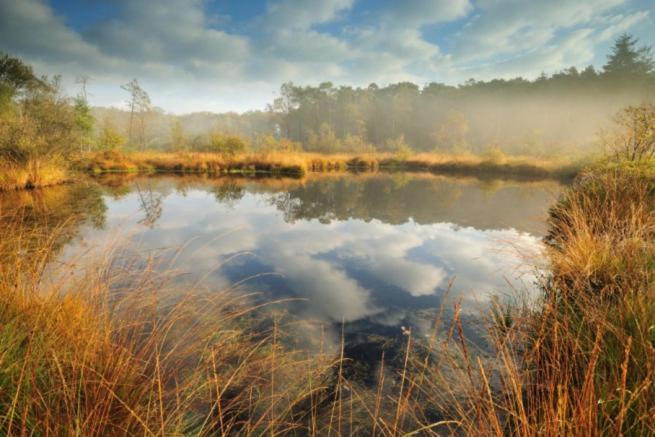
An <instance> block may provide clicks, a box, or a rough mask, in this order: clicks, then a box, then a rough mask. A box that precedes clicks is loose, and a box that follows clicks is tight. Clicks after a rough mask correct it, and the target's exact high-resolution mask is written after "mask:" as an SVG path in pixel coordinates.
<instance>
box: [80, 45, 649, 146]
mask: <svg viewBox="0 0 655 437" xmlns="http://www.w3.org/2000/svg"><path fill="white" fill-rule="evenodd" d="M137 85H138V83H137ZM128 91H129V96H128V97H129V99H128V101H129V102H131V103H133V102H134V101H135V100H134V99H135V98H134V93H133V92H132V91H133V90H132V91H131V90H130V89H128ZM139 92H142V93H145V96H144V95H142V94H140V95H139V99H137V100H140V101H143V100H144V98H145V99H147V100H148V102H149V99H148V95H147V93H146V92H145V91H144V90H143V89H141V88H139ZM654 97H655V68H654V62H653V57H652V54H651V49H650V47H643V46H640V45H639V42H638V41H637V40H636V39H635V38H633V37H632V36H630V35H628V34H624V35H622V36H620V37H619V38H618V39H617V40H616V41H615V44H614V46H613V48H612V50H611V52H610V53H609V54H608V57H607V63H606V64H605V65H604V66H603V67H602V69H601V70H597V69H595V68H594V67H593V66H589V67H587V68H585V69H583V70H579V69H577V68H575V67H571V68H568V69H566V70H563V71H561V72H559V73H555V74H552V75H546V74H542V75H541V76H539V77H538V78H537V79H535V80H527V79H524V78H521V77H517V78H514V79H495V80H490V81H476V80H474V79H469V80H467V81H466V82H465V83H463V84H461V85H458V86H452V85H446V84H442V83H437V82H432V83H428V84H424V85H417V84H414V83H410V82H400V83H395V84H389V85H385V86H381V85H378V84H375V83H372V84H370V85H368V86H366V87H351V86H345V85H339V86H337V85H335V84H333V83H331V82H323V83H320V84H319V85H315V86H310V85H304V86H303V85H297V84H294V83H291V82H288V83H285V84H283V85H282V86H281V87H280V91H279V96H278V97H277V98H275V99H274V101H273V102H271V103H270V104H269V105H268V107H267V108H266V110H262V111H251V112H246V113H243V114H237V113H223V114H214V113H208V112H201V113H193V114H187V115H179V116H175V115H172V114H166V113H164V112H163V111H162V110H160V109H157V108H151V107H150V106H149V105H145V106H139V105H137V106H139V108H137V109H136V110H134V108H133V106H134V105H132V106H130V108H132V109H130V110H129V111H123V110H119V109H116V108H94V110H93V112H94V115H95V116H96V118H97V119H98V120H99V123H97V128H96V129H97V130H98V131H99V132H98V136H99V137H100V138H104V139H105V142H107V138H108V137H109V138H111V137H112V135H111V134H112V132H109V133H108V132H106V131H105V132H103V131H102V129H103V126H108V125H109V126H110V127H111V128H112V129H113V130H114V131H115V132H114V133H120V135H123V136H124V137H125V141H124V144H125V145H126V146H128V147H131V148H136V149H138V148H143V147H150V148H159V149H165V150H168V149H173V150H184V149H198V150H208V149H211V144H212V138H214V139H215V138H216V135H223V136H225V135H228V136H229V135H232V136H240V137H242V138H244V140H245V141H246V142H247V143H248V144H247V146H248V147H251V148H252V149H255V150H256V149H258V148H261V147H265V145H266V144H267V143H270V139H271V137H274V138H277V139H278V140H279V139H280V138H286V139H289V140H291V142H292V144H300V145H301V146H302V148H303V149H305V150H308V151H316V152H328V153H331V152H342V151H343V152H346V151H354V152H366V151H372V150H377V151H394V152H398V150H399V149H400V150H401V151H402V150H413V151H417V152H420V151H443V152H473V153H485V152H488V151H490V150H502V151H503V152H505V153H512V154H528V155H537V156H541V155H552V154H562V153H564V154H577V153H588V152H592V151H594V149H595V148H596V147H598V144H599V141H598V134H599V131H600V130H601V128H602V127H603V126H606V125H608V124H609V123H611V122H612V119H613V117H614V116H615V114H616V113H617V112H618V111H619V110H620V109H621V108H623V107H625V106H626V105H630V104H638V103H642V102H644V101H648V100H652V99H653V98H654ZM216 98H217V99H219V98H220V96H216ZM135 117H137V119H138V135H137V134H136V133H135V130H136V128H135V124H136V121H135ZM113 138H114V142H116V138H115V136H113ZM98 145H99V146H101V144H100V143H99V144H98ZM101 147H102V146H101ZM290 147H291V148H293V147H295V146H293V145H292V146H290Z"/></svg>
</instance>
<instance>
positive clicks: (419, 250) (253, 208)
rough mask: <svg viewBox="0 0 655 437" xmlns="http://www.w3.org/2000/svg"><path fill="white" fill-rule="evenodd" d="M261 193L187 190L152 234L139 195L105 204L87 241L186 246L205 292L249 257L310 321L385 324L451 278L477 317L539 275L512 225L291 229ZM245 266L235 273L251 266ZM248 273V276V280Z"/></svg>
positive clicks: (185, 260)
mask: <svg viewBox="0 0 655 437" xmlns="http://www.w3.org/2000/svg"><path fill="white" fill-rule="evenodd" d="M263 196H264V195H262V194H256V193H252V192H247V193H246V194H245V195H244V197H243V198H242V199H241V200H239V201H238V203H237V204H236V205H233V206H231V207H228V206H226V205H223V204H221V203H219V202H216V199H215V197H214V196H213V194H211V193H209V192H205V191H203V190H196V189H192V190H189V191H188V192H187V194H186V196H180V195H177V194H170V195H169V196H168V197H166V198H165V200H164V202H163V211H162V216H161V218H160V219H159V220H158V221H157V223H156V224H155V226H154V229H147V228H144V227H140V226H138V225H136V224H135V220H127V219H126V218H129V217H134V216H135V215H136V211H137V208H138V203H137V202H136V201H135V198H134V196H132V195H128V196H125V197H123V198H121V199H119V200H110V199H107V203H108V205H109V208H108V212H107V223H108V229H107V230H106V231H98V230H93V229H89V230H88V231H87V232H86V233H85V235H86V239H87V240H90V241H98V240H100V239H101V237H102V236H103V235H104V237H103V238H107V236H108V235H112V232H114V234H115V233H116V229H117V228H118V229H119V230H124V229H125V223H126V221H127V222H129V223H131V225H132V226H133V227H134V233H135V235H134V236H133V237H132V240H131V241H132V242H133V244H135V245H138V247H139V249H141V248H142V249H143V251H146V250H149V249H154V248H169V249H175V248H181V247H184V249H183V250H182V251H181V252H180V253H179V254H177V258H176V260H175V267H177V269H178V270H181V271H184V272H188V273H189V274H188V277H189V278H190V279H191V281H192V282H195V281H196V280H197V279H198V278H200V277H203V276H204V275H207V281H206V282H205V283H204V284H203V285H206V286H208V287H218V286H221V287H224V286H226V285H228V284H229V282H230V280H229V275H228V274H227V273H225V272H222V271H221V270H220V269H219V270H216V269H217V268H218V267H220V266H221V265H222V263H224V262H225V260H226V259H227V258H228V257H230V256H232V255H234V254H237V253H241V252H245V251H249V252H252V253H253V254H254V255H255V256H256V257H257V260H258V266H257V268H258V269H262V267H261V266H262V265H263V266H264V267H263V268H264V269H266V271H265V272H262V273H278V274H280V275H282V277H283V278H284V281H285V283H286V284H285V285H286V286H287V287H288V289H290V290H291V291H293V293H294V294H295V295H296V296H298V297H301V298H306V299H307V300H308V302H307V303H306V305H305V307H306V308H307V311H308V312H309V313H310V315H312V316H316V315H321V316H323V317H325V318H326V319H328V320H332V321H341V320H342V319H344V320H345V321H354V320H357V319H360V318H364V317H368V316H371V315H376V318H382V319H380V320H387V319H388V320H391V319H395V317H391V316H388V317H387V318H386V319H385V317H386V316H385V314H387V315H388V314H390V312H393V313H394V314H396V315H397V316H398V317H399V315H400V314H401V313H402V311H404V310H402V309H401V308H397V306H398V303H397V302H402V299H413V298H418V297H422V296H429V295H437V296H438V294H439V293H442V292H443V290H444V288H445V287H446V284H447V281H448V279H450V278H452V277H456V281H455V286H454V290H453V298H456V299H462V300H463V301H464V304H465V306H464V309H465V310H467V311H468V310H471V311H473V310H477V309H478V308H480V307H479V306H478V305H486V304H487V303H488V301H489V299H490V297H491V296H492V295H493V294H498V293H499V292H502V291H503V290H508V284H507V283H506V281H505V278H507V279H508V281H509V282H510V283H511V284H514V285H520V283H521V279H524V280H526V281H530V280H531V279H533V276H532V275H530V274H525V272H524V271H521V270H520V269H518V267H519V266H520V265H521V264H522V260H521V259H520V258H519V256H518V254H517V252H516V251H514V250H510V249H509V245H508V244H507V242H512V244H516V245H518V246H520V247H528V248H536V247H538V246H539V242H538V239H537V238H536V237H533V236H530V235H528V234H524V233H519V232H517V231H515V230H512V229H507V230H495V231H480V230H477V229H474V228H471V227H458V226H456V225H454V224H449V223H436V224H427V225H421V224H417V223H415V222H413V221H410V222H408V223H405V224H403V225H392V224H386V223H382V222H380V221H378V220H372V221H370V222H364V221H362V220H346V221H333V222H332V223H330V224H324V223H320V222H319V221H317V220H309V221H307V220H298V221H296V222H295V223H293V224H290V223H286V222H284V220H283V217H282V216H281V215H280V214H279V211H277V209H276V208H275V207H274V206H272V205H270V203H268V202H264V201H262V199H263ZM112 228H113V229H112ZM80 248H83V245H82V244H81V243H80V244H78V249H80ZM502 248H505V250H501V249H502ZM71 251H72V252H75V250H74V249H71V248H69V250H68V252H71ZM241 262H242V263H244V264H240V265H239V269H241V265H245V264H247V263H248V262H249V261H248V259H247V258H246V259H242V261H241ZM215 270H216V271H215ZM239 271H241V270H239ZM243 271H244V272H245V271H246V270H245V269H244V270H243ZM358 272H364V273H365V274H366V275H367V276H369V277H372V278H375V279H376V281H374V283H377V284H388V285H389V286H391V287H386V288H385V290H384V293H398V292H399V289H400V290H402V293H404V294H403V295H402V296H398V299H394V302H396V303H394V304H393V305H394V306H396V308H393V309H392V308H389V307H387V308H385V307H384V306H385V302H384V298H381V296H382V292H383V291H382V290H378V289H376V288H375V286H373V285H367V284H365V283H364V282H365V281H364V280H363V279H362V277H361V276H358V275H359V273H358ZM252 273H253V271H252V270H249V273H243V276H244V277H245V276H246V275H248V274H252ZM254 273H256V272H254ZM522 275H523V277H522V278H521V276H522ZM232 278H234V277H233V276H232ZM425 305H428V304H425ZM389 317H391V319H389Z"/></svg>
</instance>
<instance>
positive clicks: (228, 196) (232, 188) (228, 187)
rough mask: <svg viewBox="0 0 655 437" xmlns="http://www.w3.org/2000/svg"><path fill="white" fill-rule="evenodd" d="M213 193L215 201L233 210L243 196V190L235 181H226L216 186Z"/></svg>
mask: <svg viewBox="0 0 655 437" xmlns="http://www.w3.org/2000/svg"><path fill="white" fill-rule="evenodd" d="M213 193H214V197H216V200H218V201H219V202H220V203H224V204H226V205H227V206H228V207H230V208H233V207H234V205H236V204H237V203H238V201H239V200H241V198H242V197H243V196H244V194H245V190H244V188H243V186H241V185H239V183H238V182H237V181H235V180H230V179H228V180H225V181H224V182H222V183H221V184H219V185H217V186H216V187H215V188H214V189H213Z"/></svg>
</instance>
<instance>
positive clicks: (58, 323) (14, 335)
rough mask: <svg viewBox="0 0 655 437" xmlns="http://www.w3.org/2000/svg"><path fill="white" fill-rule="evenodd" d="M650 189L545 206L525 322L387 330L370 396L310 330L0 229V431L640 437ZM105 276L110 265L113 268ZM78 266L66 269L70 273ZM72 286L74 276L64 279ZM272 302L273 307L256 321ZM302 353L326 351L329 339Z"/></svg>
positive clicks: (512, 319)
mask: <svg viewBox="0 0 655 437" xmlns="http://www.w3.org/2000/svg"><path fill="white" fill-rule="evenodd" d="M654 193H655V182H654V180H653V179H652V178H651V177H650V176H645V175H644V173H641V172H639V171H636V170H635V171H630V172H626V171H624V170H622V169H621V168H617V167H611V168H603V169H595V170H592V171H589V172H586V173H584V174H583V175H581V176H580V177H579V178H578V180H577V181H576V183H575V184H574V185H573V186H572V187H571V188H570V189H569V190H568V191H567V192H566V193H565V194H564V195H563V197H562V198H561V199H560V200H559V202H558V203H557V204H556V205H555V206H554V207H553V208H552V210H551V213H550V217H549V226H550V233H549V235H548V236H547V238H546V243H547V249H546V253H545V255H546V259H547V261H548V264H549V270H548V271H547V272H546V273H545V274H544V276H543V280H542V284H541V286H542V289H543V291H544V293H543V297H542V300H541V301H540V302H539V303H538V304H537V305H532V304H527V303H526V304H524V305H515V306H510V307H507V306H500V305H495V306H494V307H493V308H492V310H491V311H490V312H489V313H488V315H487V323H486V326H487V331H486V332H487V339H488V342H487V345H486V347H485V348H480V346H478V345H476V344H475V343H474V342H472V341H470V340H469V339H467V337H466V335H465V330H464V327H463V322H462V317H461V316H460V307H459V304H458V303H457V302H454V305H453V307H452V311H451V310H450V309H449V311H451V312H452V314H453V315H452V317H448V318H446V317H444V311H445V310H446V308H447V306H450V305H451V304H449V303H448V300H447V299H444V300H443V302H444V303H443V304H442V307H441V308H439V310H438V311H437V312H436V316H435V320H434V323H433V325H432V331H431V333H430V334H429V336H428V338H419V337H418V336H417V335H415V334H414V333H413V332H412V330H411V329H404V331H403V332H402V334H401V333H399V336H398V338H397V339H396V343H397V344H399V345H400V346H399V348H398V350H396V351H395V353H394V354H393V356H391V355H386V357H385V355H384V354H383V355H381V356H380V360H379V364H378V365H377V368H376V369H375V377H374V378H373V379H374V383H373V384H372V385H371V384H367V383H366V382H362V381H358V380H356V379H353V378H351V377H350V376H349V367H350V360H349V358H348V356H347V355H346V354H345V344H344V336H343V333H342V335H341V337H340V338H341V341H340V344H336V345H334V347H332V348H330V347H319V348H318V349H311V348H307V347H297V346H294V345H295V344H296V339H295V338H294V336H293V332H292V329H291V327H292V326H302V329H303V330H304V331H306V332H319V330H315V331H310V330H308V329H307V326H308V325H306V322H303V321H296V320H292V319H289V318H286V317H282V316H280V315H278V314H279V313H277V312H262V311H259V310H260V309H261V306H260V305H261V304H258V303H256V302H255V301H253V300H251V299H250V297H249V296H247V295H246V296H244V295H243V294H235V293H233V292H231V291H227V290H223V291H220V290H198V289H191V288H190V289H186V288H180V287H181V285H180V284H179V283H178V282H177V281H171V280H170V276H168V275H166V274H163V275H162V274H160V273H155V272H157V271H158V269H156V268H155V263H156V260H153V259H149V258H146V259H138V260H137V261H138V262H136V263H134V264H129V263H128V264H126V261H125V259H127V258H126V256H125V254H124V253H121V252H120V251H118V252H114V251H110V252H108V253H107V254H106V255H105V256H103V257H102V259H101V261H100V262H97V263H91V264H89V265H88V266H87V267H85V268H84V269H82V270H80V267H79V266H71V265H70V264H63V265H61V264H57V263H53V262H52V261H53V257H54V256H55V255H56V253H57V250H58V249H57V247H58V244H59V242H60V240H61V237H62V236H64V237H65V236H66V235H69V233H67V232H65V230H64V229H63V227H64V226H65V225H62V228H61V229H54V230H53V229H52V228H46V229H47V230H46V231H45V232H42V230H43V229H44V228H43V227H39V226H32V223H31V222H29V221H28V222H25V221H24V220H23V221H21V220H16V217H14V218H12V219H11V220H9V219H6V220H4V221H3V223H2V226H3V229H5V230H6V231H7V232H6V234H5V235H8V236H11V238H4V239H2V240H1V241H0V253H2V262H0V268H1V270H0V412H1V413H0V429H2V432H3V433H4V434H8V435H12V434H33V433H36V434H44V435H59V434H76V435H118V434H120V435H125V434H147V435H153V434H154V435H230V434H239V435H263V434H271V435H379V436H395V435H444V434H457V435H490V436H501V435H517V436H537V435H576V436H577V435H580V436H582V435H585V436H588V435H606V434H617V435H651V434H654V433H655V389H654V388H653V375H655V291H654V289H653V284H654V283H655V281H654V279H655V278H653V267H654V266H655V263H654V262H653V260H654V259H655V257H654V256H653V254H654V253H655V252H654V249H655V247H654V246H653V236H654V232H655V215H654V214H655V209H654V208H655V204H654V202H655V197H654V196H655V194H654ZM116 260H121V262H117V261H116ZM70 269H73V270H70ZM72 272H74V274H72ZM268 305H273V306H274V305H275V303H273V304H268ZM316 336H317V337H319V338H315V340H316V341H317V342H318V343H319V344H321V345H323V336H322V335H320V336H319V335H318V334H316Z"/></svg>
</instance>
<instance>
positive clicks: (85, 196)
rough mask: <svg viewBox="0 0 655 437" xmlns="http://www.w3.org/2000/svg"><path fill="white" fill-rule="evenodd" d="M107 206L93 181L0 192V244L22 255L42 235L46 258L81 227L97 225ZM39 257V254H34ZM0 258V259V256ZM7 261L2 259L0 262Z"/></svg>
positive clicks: (39, 240) (103, 218) (34, 244)
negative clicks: (0, 234) (45, 239)
mask: <svg viewBox="0 0 655 437" xmlns="http://www.w3.org/2000/svg"><path fill="white" fill-rule="evenodd" d="M106 210H107V206H106V205H105V202H104V201H103V198H102V190H101V189H100V188H99V187H98V185H97V184H95V183H77V184H70V185H60V186H56V187H50V188H43V189H40V190H29V191H28V190H23V191H16V192H9V193H2V194H1V195H0V233H2V238H3V241H2V246H3V247H5V248H13V249H14V250H15V249H16V248H18V247H20V248H21V250H22V252H21V253H22V255H21V256H23V257H26V256H30V254H32V249H38V245H39V244H42V243H43V241H44V238H47V239H50V238H53V240H52V241H51V243H49V249H48V253H47V254H46V255H47V257H48V259H49V257H51V256H54V255H56V254H57V253H58V252H59V250H60V248H61V247H63V245H64V244H66V243H67V242H69V241H70V240H71V239H73V238H74V237H75V236H76V235H77V234H78V232H79V230H80V229H81V227H82V226H84V225H86V224H90V225H92V226H93V227H95V228H101V227H103V226H104V224H105V213H106ZM35 255H37V256H41V255H43V253H36V254H35ZM0 258H3V256H2V255H0ZM5 261H9V260H7V259H2V262H3V263H4V262H5Z"/></svg>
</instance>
